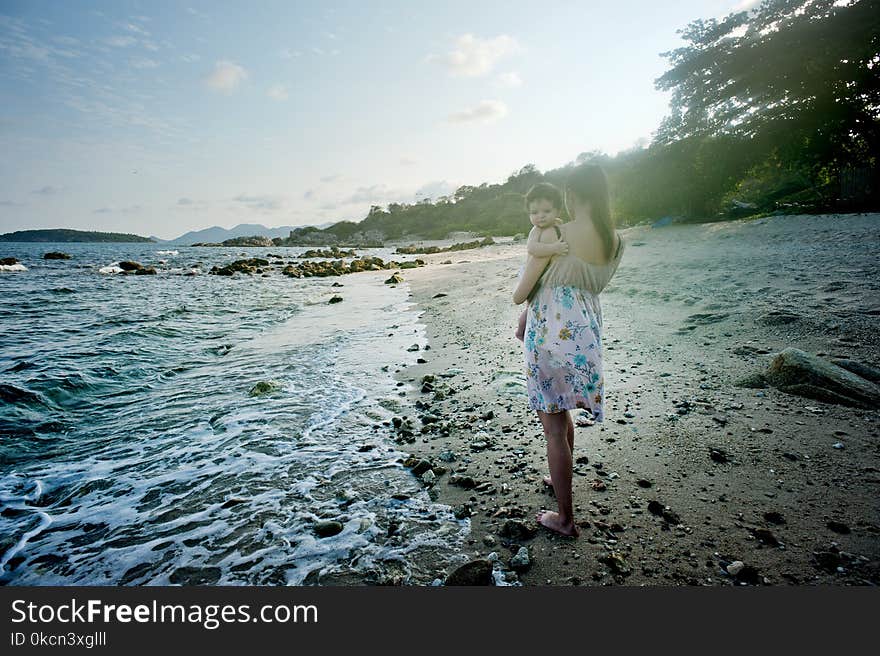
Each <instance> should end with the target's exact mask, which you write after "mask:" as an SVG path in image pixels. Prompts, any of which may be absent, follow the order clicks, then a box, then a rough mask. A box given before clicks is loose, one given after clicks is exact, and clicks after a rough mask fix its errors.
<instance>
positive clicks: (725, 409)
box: [397, 214, 880, 585]
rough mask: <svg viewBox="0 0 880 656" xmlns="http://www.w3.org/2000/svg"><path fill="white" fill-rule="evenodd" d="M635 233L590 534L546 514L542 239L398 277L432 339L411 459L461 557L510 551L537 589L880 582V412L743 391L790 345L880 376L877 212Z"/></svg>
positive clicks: (587, 488) (589, 446) (597, 458)
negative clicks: (456, 526)
mask: <svg viewBox="0 0 880 656" xmlns="http://www.w3.org/2000/svg"><path fill="white" fill-rule="evenodd" d="M623 234H624V235H625V239H626V240H627V242H628V249H627V252H626V253H625V255H624V258H623V261H622V263H621V265H620V268H619V269H618V272H617V274H616V275H615V277H614V279H613V280H612V281H611V283H610V285H609V286H608V288H607V289H606V290H605V292H603V294H602V297H601V302H602V307H603V319H604V325H605V329H604V334H603V351H604V367H605V371H604V374H605V385H606V415H607V416H606V420H605V422H604V423H599V424H595V425H592V426H578V427H577V428H576V430H575V450H574V459H575V461H576V464H575V473H574V503H575V513H576V519H577V520H578V522H579V524H580V526H581V535H580V537H579V538H578V539H576V540H573V539H570V538H564V537H561V536H557V535H555V534H552V533H550V532H549V531H548V530H546V529H543V528H540V529H539V528H538V526H537V523H536V521H535V519H534V515H535V513H536V512H537V511H538V510H540V509H542V508H547V509H555V508H556V501H555V498H554V497H553V494H552V491H551V490H549V489H547V488H545V486H544V485H543V484H542V482H541V477H542V476H543V475H544V474H546V473H547V463H546V454H545V443H544V438H543V434H542V432H541V428H540V423H539V421H538V418H537V415H536V414H535V413H534V412H532V411H530V410H529V409H528V403H527V399H526V396H525V387H524V381H525V378H524V363H523V353H522V343H521V342H519V341H518V340H516V338H515V337H514V329H515V326H516V320H517V317H518V316H519V313H520V312H521V310H522V309H523V307H524V306H514V305H513V303H512V301H511V295H512V291H513V288H514V286H515V283H516V272H517V269H518V267H519V265H520V264H521V263H522V261H523V258H524V257H525V246H524V244H523V243H522V242H519V243H512V242H508V243H503V244H498V245H495V246H490V247H485V248H481V249H476V250H472V251H461V252H453V253H439V254H435V255H427V256H423V259H425V260H426V261H427V262H428V263H429V266H427V267H424V268H421V269H413V270H407V271H403V272H402V273H403V275H404V277H405V280H406V283H407V284H409V285H410V289H411V294H412V300H414V301H415V302H417V303H418V305H419V307H420V309H421V310H423V315H422V321H423V322H424V323H425V324H426V326H427V337H428V343H429V349H427V350H425V351H424V352H423V353H421V356H422V359H423V360H425V362H424V363H421V364H419V365H416V366H412V367H408V368H406V369H403V370H399V371H398V373H397V376H398V378H399V380H400V381H401V382H403V383H410V384H411V386H412V390H413V391H412V392H411V393H410V396H411V401H412V402H413V403H415V404H416V409H415V410H414V411H413V412H412V413H410V415H409V418H410V420H411V423H412V425H413V426H414V427H415V435H414V438H415V440H414V441H411V442H407V441H406V440H402V442H403V443H404V446H403V448H404V449H405V450H406V451H408V452H410V453H412V454H413V455H414V456H415V457H416V458H419V459H427V460H429V461H430V462H431V463H432V464H433V465H436V466H442V467H445V468H446V469H447V471H446V472H445V473H442V474H441V475H440V476H438V477H437V479H436V481H434V482H433V483H428V484H427V485H429V486H430V487H432V488H433V491H432V495H434V496H436V497H437V498H438V499H439V500H440V501H441V502H444V503H448V504H449V505H451V506H453V507H455V508H457V509H458V510H459V512H460V513H461V515H462V516H464V515H467V514H470V521H471V536H470V538H469V540H468V545H467V550H466V551H464V552H463V553H462V554H461V556H460V559H461V562H462V563H464V562H467V561H469V560H473V559H479V558H486V557H487V556H489V555H490V554H492V553H495V554H496V555H497V558H498V560H497V565H496V570H500V571H501V576H503V577H506V579H507V580H509V581H514V582H515V581H520V582H522V584H523V585H545V584H552V585H572V584H575V585H577V584H580V585H607V584H625V585H735V584H771V585H787V584H802V585H813V584H840V585H864V584H877V583H880V561H878V558H880V503H878V499H880V425H878V419H880V412H878V411H875V410H862V409H856V408H850V407H843V406H837V405H830V404H825V403H821V402H819V401H814V400H811V399H806V398H801V397H797V396H791V395H788V394H785V393H783V392H780V391H779V390H777V389H775V388H768V389H763V390H756V389H747V388H741V387H737V386H735V385H734V382H735V381H737V380H738V379H740V378H742V377H744V376H747V375H749V374H753V373H756V372H760V371H763V369H764V368H765V367H766V365H767V364H768V363H769V361H770V360H771V359H772V357H773V355H774V354H775V353H777V352H779V351H781V350H782V349H784V348H786V347H789V346H793V347H796V348H799V349H802V350H804V351H807V352H810V353H814V354H818V355H821V356H824V357H844V358H850V359H853V360H858V361H860V362H864V363H868V364H872V365H874V366H877V365H878V364H880V362H878V361H880V349H878V341H880V337H878V334H880V331H878V319H880V275H878V273H880V267H878V257H877V254H878V252H880V215H878V214H869V215H822V216H786V217H771V218H764V219H758V220H741V221H732V222H723V223H713V224H703V225H693V226H668V227H665V228H660V229H651V228H650V227H649V226H640V227H636V228H630V229H626V230H624V231H623ZM443 262H451V263H449V264H443ZM437 294H445V296H439V297H436V295H437ZM424 376H434V381H433V383H432V384H431V385H430V386H429V387H428V388H425V391H422V384H421V381H422V380H423V377H424ZM429 380H430V379H429ZM431 387H433V389H431ZM573 415H574V416H575V418H577V417H578V416H579V415H580V411H574V412H573ZM423 420H424V421H423ZM423 426H424V427H425V431H426V432H424V433H420V430H421V429H422V427H423ZM472 484H473V485H474V486H475V487H469V486H471V485H472ZM463 486H465V487H463ZM533 532H534V534H532V533H533ZM522 546H525V547H526V548H527V550H528V553H529V555H530V565H529V566H528V567H524V568H520V571H519V573H514V572H513V571H511V568H510V565H509V563H510V560H511V558H512V557H513V556H514V555H515V554H516V553H517V551H518V550H519V548H520V547H522ZM737 561H739V563H741V565H740V564H735V565H733V567H732V568H731V570H730V571H732V572H734V573H735V575H731V574H730V573H728V570H727V568H728V566H729V565H731V564H732V563H735V562H737ZM737 572H738V573H737ZM447 573H448V572H447ZM442 574H443V572H438V576H442Z"/></svg>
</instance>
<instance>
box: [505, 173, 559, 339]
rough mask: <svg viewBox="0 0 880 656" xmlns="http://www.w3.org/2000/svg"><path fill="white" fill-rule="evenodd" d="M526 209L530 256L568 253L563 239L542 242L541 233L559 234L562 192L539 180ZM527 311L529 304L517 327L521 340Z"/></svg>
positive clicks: (517, 334)
mask: <svg viewBox="0 0 880 656" xmlns="http://www.w3.org/2000/svg"><path fill="white" fill-rule="evenodd" d="M526 209H527V210H528V212H529V220H530V221H531V222H532V226H533V228H532V229H531V231H530V232H529V238H528V241H527V242H526V250H527V251H528V254H529V257H530V258H533V257H552V256H553V255H565V254H566V253H568V244H566V243H565V242H564V241H562V240H561V239H560V240H559V241H556V242H554V243H552V244H546V243H545V244H542V243H541V234H542V233H543V232H544V230H550V229H553V230H556V234H557V235H559V229H558V228H557V227H556V226H558V225H559V224H560V223H562V219H560V218H559V212H560V211H561V210H562V192H560V191H559V189H558V188H557V187H555V186H554V185H552V184H550V183H549V182H539V183H538V184H536V185H535V186H534V187H532V188H531V189H529V193H527V194H526ZM524 270H525V268H523V269H521V270H520V275H522V271H524ZM527 312H528V306H526V309H525V310H523V313H522V314H521V315H520V317H519V324H518V325H517V327H516V338H517V339H518V340H520V341H522V340H523V338H524V337H525V334H526V313H527Z"/></svg>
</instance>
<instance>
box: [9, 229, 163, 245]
mask: <svg viewBox="0 0 880 656" xmlns="http://www.w3.org/2000/svg"><path fill="white" fill-rule="evenodd" d="M0 241H26V242H46V243H48V242H151V241H153V240H152V239H150V238H149V237H140V236H139V235H130V234H127V233H121V232H91V231H87V230H69V229H67V228H58V229H53V230H17V231H16V232H7V233H6V234H3V235H0Z"/></svg>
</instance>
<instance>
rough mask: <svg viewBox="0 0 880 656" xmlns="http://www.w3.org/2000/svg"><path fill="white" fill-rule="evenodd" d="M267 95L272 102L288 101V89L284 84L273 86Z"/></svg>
mask: <svg viewBox="0 0 880 656" xmlns="http://www.w3.org/2000/svg"><path fill="white" fill-rule="evenodd" d="M266 95H267V96H269V97H270V98H271V99H272V100H287V87H285V86H284V85H283V84H273V85H272V86H271V87H269V89H268V90H267V91H266Z"/></svg>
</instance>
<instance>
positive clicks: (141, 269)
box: [98, 260, 156, 276]
mask: <svg viewBox="0 0 880 656" xmlns="http://www.w3.org/2000/svg"><path fill="white" fill-rule="evenodd" d="M98 273H122V274H134V275H136V276H155V275H156V269H154V268H153V267H145V266H144V265H143V264H141V263H140V262H132V261H131V260H124V261H122V262H114V263H113V264H108V265H107V266H105V267H101V268H100V269H98Z"/></svg>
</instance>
